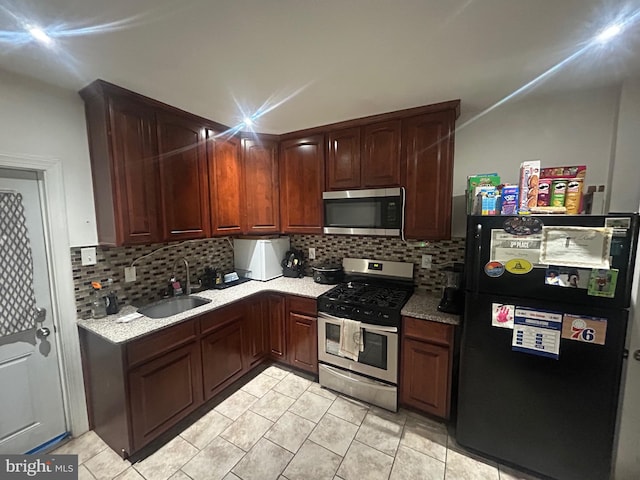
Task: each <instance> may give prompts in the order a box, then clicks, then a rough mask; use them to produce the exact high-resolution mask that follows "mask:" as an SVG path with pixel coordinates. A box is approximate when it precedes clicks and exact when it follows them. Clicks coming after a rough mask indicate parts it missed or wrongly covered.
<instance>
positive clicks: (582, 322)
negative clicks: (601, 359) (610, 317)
mask: <svg viewBox="0 0 640 480" xmlns="http://www.w3.org/2000/svg"><path fill="white" fill-rule="evenodd" d="M562 338H566V339H567V340H575V341H577V342H585V343H596V344H598V345H604V343H605V340H606V339H607V319H606V318H598V317H586V316H584V315H574V314H572V313H565V314H564V316H563V319H562Z"/></svg>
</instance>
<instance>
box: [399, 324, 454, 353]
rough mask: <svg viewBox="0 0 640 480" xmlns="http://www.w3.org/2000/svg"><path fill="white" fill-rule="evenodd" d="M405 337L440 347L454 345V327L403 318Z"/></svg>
mask: <svg viewBox="0 0 640 480" xmlns="http://www.w3.org/2000/svg"><path fill="white" fill-rule="evenodd" d="M402 326H403V327H404V336H406V337H413V338H417V339H420V340H426V341H428V342H433V343H438V344H440V345H445V346H450V345H451V344H452V343H453V331H454V328H455V327H454V326H453V325H449V324H447V323H438V322H431V321H429V320H420V319H418V318H413V317H402Z"/></svg>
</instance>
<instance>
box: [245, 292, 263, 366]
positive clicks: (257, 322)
mask: <svg viewBox="0 0 640 480" xmlns="http://www.w3.org/2000/svg"><path fill="white" fill-rule="evenodd" d="M265 307H266V301H263V299H262V296H261V295H260V296H259V297H258V298H253V299H251V300H249V302H248V304H247V313H246V318H245V323H244V324H245V332H246V335H245V339H246V344H245V356H246V362H245V363H246V365H247V368H251V367H253V366H254V365H256V364H257V363H259V362H261V361H262V360H263V359H264V357H265V355H266V354H267V342H268V324H267V320H268V318H267V316H266V315H265V314H264V309H265Z"/></svg>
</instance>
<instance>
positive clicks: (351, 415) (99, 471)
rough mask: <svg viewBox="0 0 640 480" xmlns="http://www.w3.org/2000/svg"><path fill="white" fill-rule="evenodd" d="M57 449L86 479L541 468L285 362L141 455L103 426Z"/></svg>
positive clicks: (278, 478) (301, 478) (454, 475)
mask: <svg viewBox="0 0 640 480" xmlns="http://www.w3.org/2000/svg"><path fill="white" fill-rule="evenodd" d="M54 453H73V454H77V455H78V456H79V457H78V462H79V464H80V469H79V479H80V480H84V479H87V480H93V479H113V478H115V479H118V480H144V479H146V480H167V479H171V480H189V479H193V480H205V479H206V480H209V479H224V480H234V479H242V480H269V479H273V480H285V479H286V480H315V479H328V480H332V479H344V480H376V479H380V480H387V479H390V480H412V479H428V480H445V479H446V480H475V479H477V480H516V479H525V480H531V479H532V478H533V477H531V476H528V475H525V474H523V473H520V472H516V471H514V470H512V469H510V468H507V467H505V466H502V465H498V464H496V463H494V462H492V461H489V460H486V459H482V458H480V457H477V456H475V455H473V454H470V453H468V452H465V451H464V449H462V448H461V447H460V446H458V445H456V443H455V440H454V439H453V438H452V437H451V436H449V435H448V433H447V429H446V427H445V425H444V424H441V423H438V422H435V421H433V420H430V419H427V418H425V417H423V416H420V415H417V414H415V413H413V412H408V411H403V410H401V411H400V412H398V413H395V414H394V413H391V412H388V411H386V410H382V409H379V408H377V407H373V406H370V405H367V404H364V403H360V402H357V401H355V400H352V399H350V398H347V397H342V396H336V395H334V394H333V393H332V392H330V391H328V390H325V389H323V388H321V387H320V386H319V385H318V384H317V383H313V382H311V381H309V380H307V379H305V378H303V377H301V376H298V375H296V374H295V373H292V372H288V371H286V370H283V369H281V368H279V367H276V366H270V367H268V368H267V369H266V370H265V371H264V372H262V373H260V374H259V375H258V376H256V377H255V378H254V379H252V380H251V381H250V382H248V383H247V384H246V385H244V386H243V387H242V388H241V389H240V390H238V391H237V392H235V393H234V394H233V395H231V396H230V397H229V398H227V399H226V400H224V401H223V402H222V403H220V404H219V405H218V406H216V407H215V409H213V410H211V411H210V412H209V413H207V414H206V415H205V416H203V417H202V418H200V419H199V420H198V421H197V422H195V423H194V424H193V425H191V426H190V427H189V428H187V429H186V430H184V431H183V432H182V433H181V434H180V435H178V436H176V437H175V438H174V439H172V440H171V441H169V442H168V443H167V444H166V445H164V446H163V447H162V448H160V449H159V450H157V451H156V452H155V453H153V454H152V455H150V456H148V457H147V458H145V459H144V460H142V461H139V462H138V463H135V464H133V465H131V463H130V462H129V461H127V460H122V459H121V458H120V457H119V456H118V455H117V454H116V453H115V452H114V451H113V450H111V449H110V448H109V447H107V445H106V444H105V443H104V442H102V440H101V439H100V438H99V437H98V436H97V435H96V434H95V433H94V432H88V433H86V434H84V435H82V436H81V437H79V438H76V439H73V440H71V441H70V442H68V443H67V444H65V445H63V446H62V447H60V448H58V449H57V450H56V451H55V452H54Z"/></svg>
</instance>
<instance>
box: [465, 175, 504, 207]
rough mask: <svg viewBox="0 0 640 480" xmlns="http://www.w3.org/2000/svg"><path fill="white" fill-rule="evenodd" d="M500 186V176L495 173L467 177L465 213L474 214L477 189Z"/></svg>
mask: <svg viewBox="0 0 640 480" xmlns="http://www.w3.org/2000/svg"><path fill="white" fill-rule="evenodd" d="M485 185H486V186H493V187H497V186H498V185H500V175H498V174H497V173H479V174H476V175H469V176H468V177H467V213H469V214H471V213H474V204H475V203H476V198H477V197H476V194H477V193H478V192H477V191H476V188H477V187H481V186H485Z"/></svg>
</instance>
